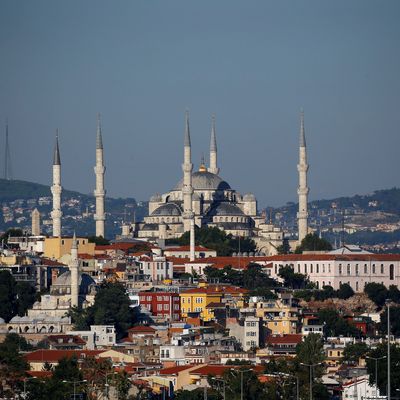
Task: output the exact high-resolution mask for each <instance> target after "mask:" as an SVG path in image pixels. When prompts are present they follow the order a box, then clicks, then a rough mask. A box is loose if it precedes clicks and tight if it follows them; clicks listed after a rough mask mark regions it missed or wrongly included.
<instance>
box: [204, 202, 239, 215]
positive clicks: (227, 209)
mask: <svg viewBox="0 0 400 400" xmlns="http://www.w3.org/2000/svg"><path fill="white" fill-rule="evenodd" d="M208 215H209V216H211V217H213V216H228V215H229V216H238V215H240V216H241V215H244V213H243V211H242V210H241V209H240V208H239V207H238V206H236V205H235V204H232V203H218V204H217V205H216V206H214V207H212V208H211V210H210V211H209V212H208Z"/></svg>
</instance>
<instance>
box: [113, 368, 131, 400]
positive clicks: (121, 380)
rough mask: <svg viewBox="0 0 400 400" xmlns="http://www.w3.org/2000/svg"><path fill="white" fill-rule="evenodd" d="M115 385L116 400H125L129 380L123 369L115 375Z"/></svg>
mask: <svg viewBox="0 0 400 400" xmlns="http://www.w3.org/2000/svg"><path fill="white" fill-rule="evenodd" d="M115 385H116V389H117V396H118V400H127V399H128V393H129V389H130V387H131V382H130V381H129V377H128V374H127V373H126V372H125V371H123V372H121V373H120V374H118V375H117V376H116V379H115Z"/></svg>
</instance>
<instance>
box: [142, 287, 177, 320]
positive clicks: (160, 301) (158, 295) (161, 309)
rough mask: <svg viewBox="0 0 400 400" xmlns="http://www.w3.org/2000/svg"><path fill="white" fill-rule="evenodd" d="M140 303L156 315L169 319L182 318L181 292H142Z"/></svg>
mask: <svg viewBox="0 0 400 400" xmlns="http://www.w3.org/2000/svg"><path fill="white" fill-rule="evenodd" d="M139 304H140V305H141V306H142V307H146V308H147V309H148V310H149V311H150V312H151V314H152V315H154V316H155V317H163V318H165V319H168V320H169V321H179V320H180V318H181V303H180V299H179V294H178V293H174V292H140V293H139Z"/></svg>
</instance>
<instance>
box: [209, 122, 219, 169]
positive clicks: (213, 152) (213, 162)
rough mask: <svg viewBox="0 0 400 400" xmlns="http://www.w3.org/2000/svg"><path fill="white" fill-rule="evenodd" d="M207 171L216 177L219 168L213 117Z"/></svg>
mask: <svg viewBox="0 0 400 400" xmlns="http://www.w3.org/2000/svg"><path fill="white" fill-rule="evenodd" d="M208 171H209V172H211V173H212V174H216V175H218V173H219V168H218V165H217V136H216V133H215V115H214V114H213V116H212V118H211V140H210V168H208Z"/></svg>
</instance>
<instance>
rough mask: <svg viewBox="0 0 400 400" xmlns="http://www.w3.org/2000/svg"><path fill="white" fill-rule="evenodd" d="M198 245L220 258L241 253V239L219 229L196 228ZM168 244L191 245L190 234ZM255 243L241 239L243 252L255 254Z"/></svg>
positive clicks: (187, 233)
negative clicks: (210, 250)
mask: <svg viewBox="0 0 400 400" xmlns="http://www.w3.org/2000/svg"><path fill="white" fill-rule="evenodd" d="M195 237H196V245H201V246H204V247H207V248H209V249H213V250H216V251H217V254H218V255H219V256H230V255H232V253H237V252H238V251H239V239H238V238H235V237H233V236H232V235H230V234H226V232H224V231H222V230H221V229H219V228H217V227H208V226H202V227H201V228H198V227H197V226H196V227H195ZM167 244H178V245H181V246H187V245H189V244H190V233H189V232H185V233H184V234H183V235H182V236H181V237H180V238H179V239H173V240H172V241H171V240H169V241H167ZM255 250H256V244H255V242H254V241H253V240H252V239H250V238H240V251H241V252H254V251H255Z"/></svg>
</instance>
